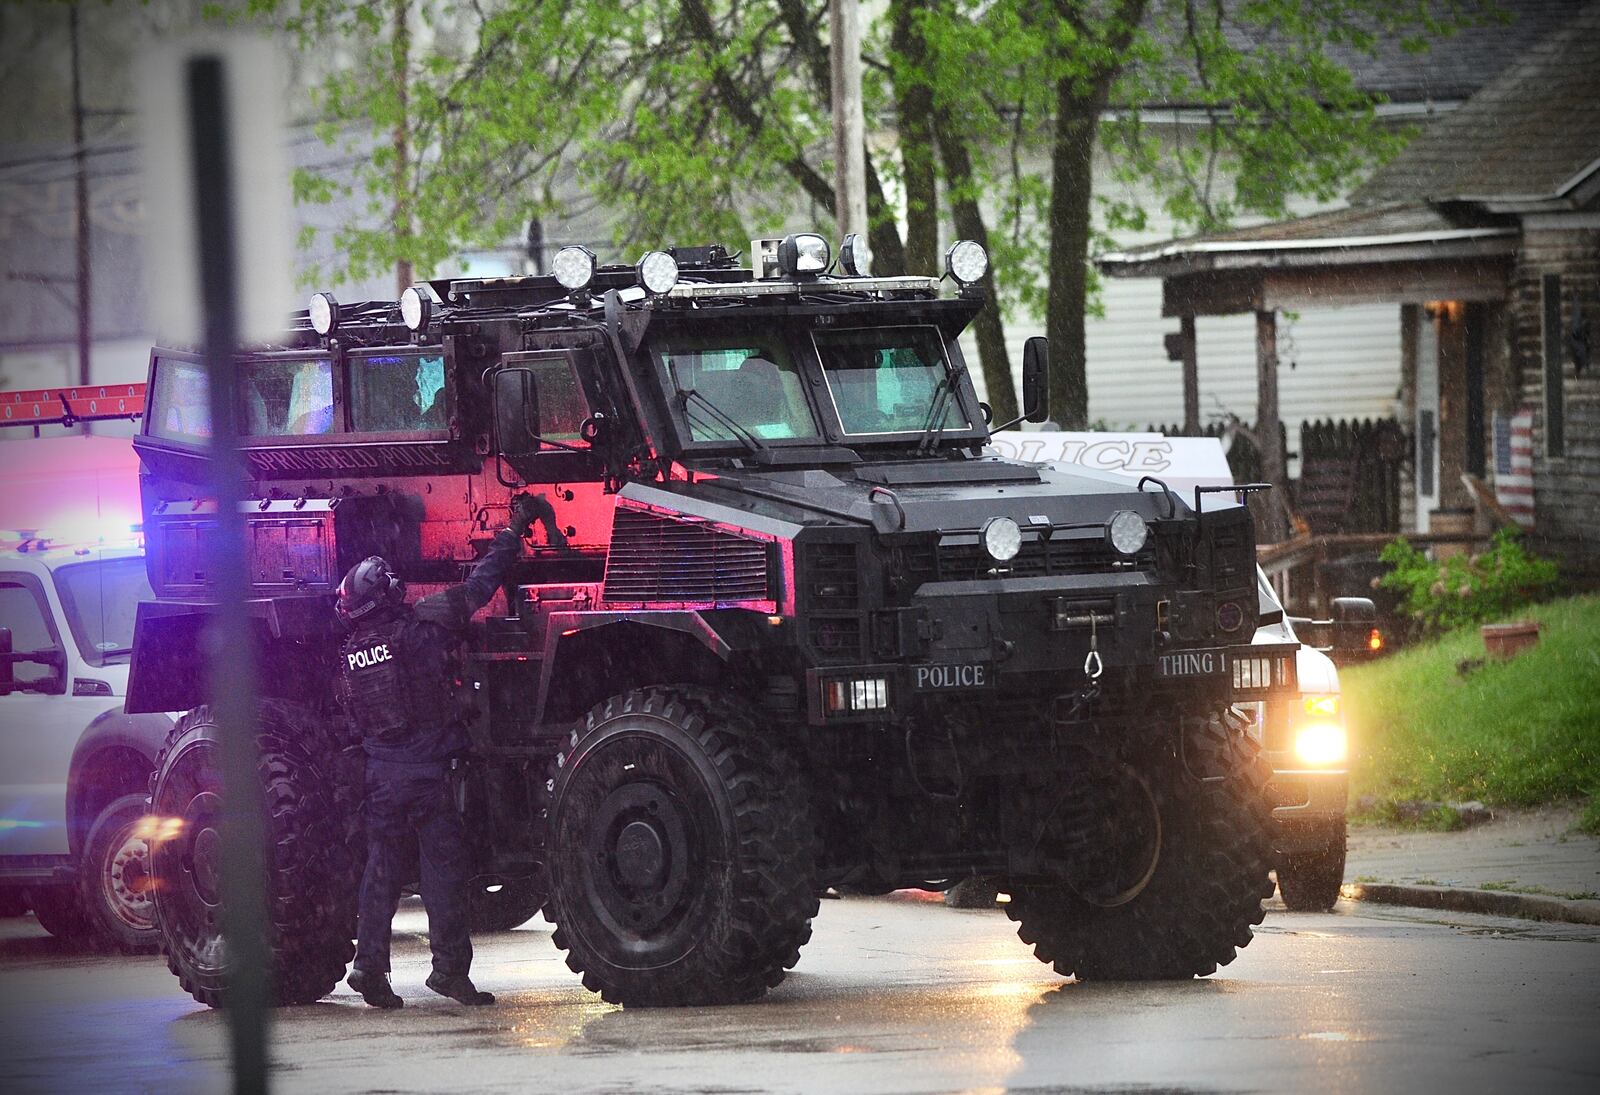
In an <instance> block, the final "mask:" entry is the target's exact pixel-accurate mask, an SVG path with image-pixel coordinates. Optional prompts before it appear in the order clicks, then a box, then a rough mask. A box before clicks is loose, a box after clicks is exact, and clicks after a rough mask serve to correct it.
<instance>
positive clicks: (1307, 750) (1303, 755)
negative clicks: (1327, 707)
mask: <svg viewBox="0 0 1600 1095" xmlns="http://www.w3.org/2000/svg"><path fill="white" fill-rule="evenodd" d="M1349 754H1350V745H1349V741H1348V740H1347V738H1346V736H1345V732H1344V727H1343V726H1341V725H1339V724H1338V723H1336V722H1313V723H1309V724H1307V725H1305V726H1302V727H1300V728H1299V729H1298V730H1296V731H1295V735H1294V756H1295V759H1296V760H1297V761H1299V762H1300V763H1301V764H1304V765H1307V766H1308V767H1312V768H1328V767H1332V766H1333V765H1337V764H1343V763H1344V762H1345V758H1346V757H1348V756H1349Z"/></svg>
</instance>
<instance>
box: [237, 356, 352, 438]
mask: <svg viewBox="0 0 1600 1095" xmlns="http://www.w3.org/2000/svg"><path fill="white" fill-rule="evenodd" d="M239 392H240V395H241V397H242V399H241V405H240V407H239V415H240V422H239V432H240V433H241V434H243V435H244V436H246V437H301V436H305V435H308V434H321V433H332V432H333V362H332V361H331V360H330V359H329V358H326V357H320V356H319V357H314V358H254V359H251V358H246V359H245V360H242V361H240V362H239Z"/></svg>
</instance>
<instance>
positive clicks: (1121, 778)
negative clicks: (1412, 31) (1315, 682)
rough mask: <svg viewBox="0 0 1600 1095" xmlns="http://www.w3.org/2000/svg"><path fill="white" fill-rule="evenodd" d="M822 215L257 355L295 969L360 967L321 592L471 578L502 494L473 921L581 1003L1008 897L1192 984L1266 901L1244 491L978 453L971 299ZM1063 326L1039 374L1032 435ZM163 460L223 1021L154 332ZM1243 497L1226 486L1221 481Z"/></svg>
mask: <svg viewBox="0 0 1600 1095" xmlns="http://www.w3.org/2000/svg"><path fill="white" fill-rule="evenodd" d="M831 250H832V249H831V247H830V246H829V244H828V242H827V241H826V240H824V239H823V238H822V237H820V236H817V235H814V234H798V235H792V236H789V237H786V238H784V239H783V240H778V241H756V242H755V243H754V244H753V252H752V259H753V266H754V268H753V269H751V268H745V267H743V266H741V265H740V264H739V263H738V262H737V261H736V257H733V256H730V255H729V254H728V253H727V252H726V251H725V250H724V249H723V248H721V247H717V246H711V247H695V248H679V249H676V250H673V251H665V252H651V253H649V254H646V255H645V256H644V257H643V258H642V259H641V260H640V261H639V263H638V264H637V266H634V267H613V266H604V267H601V266H598V265H597V263H596V260H595V256H594V255H593V254H592V253H591V252H589V251H588V250H586V249H584V248H581V247H571V248H567V249H565V250H563V251H562V252H561V253H560V254H559V255H558V256H557V257H556V259H555V262H554V268H553V269H554V272H553V274H552V275H550V276H528V277H510V278H501V279H493V280H458V281H451V282H437V283H433V284H427V285H418V286H415V287H413V288H412V289H409V290H407V291H406V293H405V294H403V297H402V299H401V300H400V301H398V302H392V303H391V302H377V303H364V304H359V305H354V306H349V305H340V304H338V303H337V302H335V301H334V299H333V298H332V297H331V296H328V295H326V294H320V295H318V296H317V297H314V298H313V300H312V304H311V307H310V308H309V309H308V310H307V312H306V314H305V315H304V316H303V317H302V318H301V319H299V320H298V321H297V323H296V324H295V326H294V329H293V330H291V331H289V332H288V333H287V334H286V335H285V336H284V338H283V341H282V343H281V344H279V345H276V346H271V347H263V348H260V349H259V350H256V351H253V352H250V353H246V354H244V355H242V356H241V358H240V359H239V362H238V370H239V373H238V375H239V382H238V390H237V391H236V392H235V393H234V398H235V399H236V406H237V414H238V418H239V421H240V422H241V423H242V424H243V431H242V432H243V433H245V434H246V435H248V436H247V437H246V439H245V440H244V442H243V449H244V457H245V460H246V463H247V467H248V478H249V483H248V494H249V501H247V502H246V503H244V511H245V517H246V520H247V523H248V530H249V531H248V551H249V564H250V573H251V579H252V582H253V595H254V599H253V600H252V601H251V619H252V624H253V627H254V629H255V635H256V638H257V651H258V656H259V658H260V661H261V666H262V672H261V674H260V679H261V681H262V685H263V688H264V690H265V693H266V694H265V695H264V697H263V698H262V700H261V708H260V726H259V744H260V748H261V765H260V771H261V775H262V779H263V782H264V786H265V790H266V796H267V806H268V812H269V817H268V822H269V827H270V830H271V832H270V841H269V845H268V848H267V853H268V859H269V867H270V879H269V893H270V902H269V912H270V916H271V919H272V927H273V935H272V943H273V949H274V955H275V958H274V969H273V974H274V983H275V986H276V993H277V996H278V998H279V999H280V1000H281V1001H283V1002H286V1003H287V1002H297V1001H306V1000H311V999H315V998H316V997H318V996H321V995H322V994H324V993H326V992H328V991H329V990H330V989H331V988H332V987H333V986H334V985H335V983H336V982H337V981H338V979H339V977H340V976H341V975H342V974H343V972H344V967H345V963H346V962H347V961H348V960H349V958H350V955H351V938H352V931H353V918H354V912H353V907H352V904H353V895H354V893H355V890H356V885H355V882H356V879H357V877H358V872H359V870H360V856H361V855H362V845H361V843H360V839H359V833H358V832H357V831H356V830H357V828H358V826H359V821H358V820H357V819H358V818H359V811H358V805H359V802H360V794H361V792H360V786H359V784H360V762H359V759H353V758H352V757H351V756H350V753H351V750H350V742H351V729H350V727H349V726H348V725H347V721H346V717H345V716H344V715H343V714H342V711H341V707H340V704H339V702H338V699H337V696H336V694H335V687H334V682H335V680H336V679H337V668H338V663H337V659H338V656H339V655H338V651H339V644H340V641H341V636H340V635H339V634H338V632H337V630H336V627H335V624H334V614H333V610H332V591H333V590H334V588H335V586H336V585H337V583H338V581H339V578H340V576H341V574H342V573H343V572H344V570H345V569H346V568H347V567H349V566H351V565H352V564H354V563H356V562H358V561H359V560H361V559H362V558H364V557H365V556H368V555H373V554H381V555H383V556H384V557H386V558H387V559H388V560H389V561H390V562H391V563H392V564H393V565H394V566H395V567H396V568H397V570H398V572H399V573H400V574H401V576H402V577H403V578H404V579H405V580H406V582H407V583H408V587H409V591H410V596H412V597H417V596H422V595H425V594H427V593H429V592H432V591H434V590H437V589H440V588H442V587H444V586H446V585H447V584H449V583H452V582H456V581H459V580H460V579H461V577H462V574H463V572H464V568H466V567H467V566H468V565H469V564H470V563H471V562H472V561H473V559H474V558H475V556H476V554H477V553H478V552H479V551H480V550H481V548H482V546H483V545H484V544H486V543H487V541H488V540H489V538H490V537H491V535H492V533H493V531H494V530H496V529H499V528H502V527H504V526H505V525H506V524H507V520H506V516H507V512H508V510H509V509H510V507H511V506H512V504H513V499H514V498H515V497H517V496H519V495H522V494H527V495H531V496H532V497H533V498H534V499H536V500H537V502H538V505H539V510H540V514H541V516H540V518H539V520H538V521H537V522H536V523H535V527H534V530H533V532H532V535H531V536H530V537H528V539H527V542H526V543H525V545H524V550H523V554H522V558H521V561H520V562H519V564H518V566H517V568H516V570H515V571H514V573H513V575H512V576H511V577H510V579H508V580H507V581H506V583H505V584H504V588H503V589H502V590H501V591H500V593H499V594H498V595H497V596H496V598H495V599H494V600H493V601H492V602H491V603H490V605H489V606H488V607H487V608H486V609H485V610H484V612H483V613H481V614H480V616H479V619H478V620H477V621H476V623H475V625H474V631H473V634H472V637H471V639H470V641H469V642H468V644H467V646H466V648H465V649H464V651H463V652H462V654H461V656H460V664H459V672H458V674H457V676H458V679H459V681H460V690H459V698H460V712H459V717H460V718H462V719H463V720H466V723H467V725H468V728H469V732H470V736H471V740H472V742H473V748H472V750H471V752H470V755H468V756H467V757H464V758H463V763H462V764H461V766H460V769H459V772H460V778H459V795H458V807H459V808H460V809H461V810H462V811H463V812H464V814H465V815H466V818H467V822H468V826H469V829H470V830H471V832H472V833H473V834H474V835H475V841H476V853H475V854H476V857H477V861H476V863H475V865H474V869H475V871H476V872H477V874H476V878H477V881H476V883H475V891H476V892H475V896H474V900H475V901H476V903H477V906H478V909H479V914H478V919H479V923H480V925H481V926H495V925H498V926H507V925H511V924H515V923H518V922H520V921H521V920H522V919H525V918H527V917H528V916H530V915H531V914H532V913H533V912H534V911H535V909H537V908H540V907H542V909H543V912H544V915H545V916H546V918H548V919H549V920H550V921H551V922H552V923H553V924H554V926H555V935H554V940H555V943H556V945H557V946H558V947H560V948H561V949H562V950H564V951H565V952H566V955H567V963H568V965H569V966H571V968H572V969H573V970H575V971H577V972H579V973H581V974H582V977H583V982H584V984H585V985H587V986H588V987H589V988H591V989H592V990H594V991H597V992H599V993H600V994H601V995H602V996H604V997H605V998H606V999H607V1000H611V1001H615V1002H620V1003H623V1004H630V1005H674V1004H714V1003H726V1002H734V1001H743V1000H751V999H754V998H756V997H759V996H761V995H762V994H763V993H765V992H766V990H767V989H768V988H770V987H772V986H774V985H776V984H778V982H779V981H781V980H782V979H783V976H784V972H785V970H787V969H788V968H790V967H792V966H793V965H794V964H795V962H796V961H797V959H798V957H799V950H800V947H801V946H802V945H803V944H804V943H805V942H806V940H807V939H808V938H809V936H810V932H811V918H812V916H813V914H814V913H815V912H816V910H817V907H818V905H817V898H818V894H819V892H821V891H822V890H823V889H824V888H826V887H829V886H836V887H850V888H853V889H855V890H857V891H867V892H882V891H887V890H890V889H893V888H897V887H908V886H912V887H927V888H930V889H943V888H945V887H947V886H949V885H951V884H953V882H954V881H955V880H958V879H960V878H962V877H965V876H968V875H971V874H975V873H981V874H984V875H992V876H998V877H1001V878H1003V879H1005V880H1006V886H1007V888H1008V890H1009V892H1010V893H1011V894H1012V895H1013V900H1012V902H1011V903H1010V905H1009V907H1008V911H1009V913H1010V915H1011V917H1012V918H1013V919H1015V920H1016V921H1018V922H1019V924H1020V926H1021V927H1020V934H1021V936H1022V938H1023V940H1024V941H1025V942H1027V943H1029V944H1031V945H1032V946H1033V948H1034V951H1035V953H1036V954H1037V955H1038V957H1039V958H1040V959H1041V960H1043V961H1045V962H1047V963H1051V964H1053V965H1054V967H1055V968H1056V969H1057V970H1058V971H1060V972H1061V973H1062V974H1076V975H1077V976H1079V977H1087V978H1099V979H1149V978H1174V977H1180V978H1187V977H1191V976H1194V975H1199V974H1206V973H1209V972H1211V971H1212V970H1213V969H1215V968H1216V966H1218V965H1219V964H1222V963H1225V962H1228V961H1230V960H1231V959H1232V958H1233V957H1234V955H1235V950H1236V948H1238V947H1241V946H1243V945H1244V944H1246V943H1247V942H1248V941H1249V939H1250V936H1251V931H1250V929H1251V925H1253V924H1255V923H1259V921H1260V919H1261V915H1262V913H1261V899H1262V898H1263V897H1265V896H1267V895H1269V894H1270V893H1271V883H1270V881H1269V878H1268V870H1269V867H1270V854H1271V842H1270V839H1269V835H1268V822H1269V815H1268V806H1267V802H1266V800H1265V797H1264V795H1263V793H1262V785H1263V781H1264V777H1265V775H1266V774H1267V773H1266V770H1265V768H1264V766H1263V765H1262V764H1261V762H1260V761H1259V758H1258V757H1257V756H1256V753H1255V746H1254V743H1253V741H1252V739H1251V738H1250V736H1249V735H1248V734H1247V733H1246V732H1245V726H1244V724H1243V720H1242V719H1240V718H1239V717H1238V716H1236V715H1235V714H1233V713H1232V712H1231V706H1232V705H1233V704H1234V703H1235V702H1238V701H1245V700H1251V699H1257V698H1261V697H1263V696H1269V695H1274V694H1278V693H1287V692H1292V691H1293V690H1294V687H1295V681H1294V644H1292V643H1290V644H1284V645H1282V646H1272V645H1260V644H1257V645H1251V637H1252V635H1253V634H1254V632H1255V630H1256V615H1257V611H1258V608H1257V597H1256V589H1255V573H1256V572H1255V562H1254V557H1255V543H1254V537H1253V532H1252V527H1251V524H1250V518H1249V516H1248V513H1247V511H1246V510H1245V509H1244V508H1243V507H1232V508H1229V509H1220V510H1212V511H1208V512H1204V513H1201V512H1199V509H1200V507H1199V505H1198V499H1196V498H1194V497H1192V496H1191V497H1190V498H1182V497H1179V496H1178V495H1177V493H1175V492H1174V491H1171V490H1168V489H1166V488H1165V487H1164V486H1163V485H1162V484H1161V483H1160V482H1157V481H1154V480H1146V481H1143V482H1141V483H1140V484H1139V486H1138V488H1137V489H1130V487H1129V485H1128V484H1127V482H1126V481H1125V480H1120V479H1115V478H1113V477H1110V476H1100V475H1097V474H1096V473H1093V472H1072V473H1069V472H1064V471H1056V470H1051V469H1049V468H1045V467H1041V466H1038V465H1033V464H1028V463H1022V462H1018V461H1011V460H1005V459H999V458H993V457H986V456H984V455H983V454H982V449H983V446H984V444H985V442H986V440H987V438H988V437H989V434H990V431H991V429H998V428H1000V427H1001V426H1002V425H1004V424H1001V423H993V424H991V423H990V422H989V417H990V412H989V410H988V408H986V407H985V406H983V405H982V404H980V403H979V401H978V399H977V395H976V393H975V390H974V388H973V385H972V381H971V377H970V375H969V373H968V369H967V365H966V362H965V360H964V359H963V356H962V352H961V349H960V347H959V345H958V343H957V338H958V336H959V335H960V334H961V333H962V331H963V330H964V329H965V328H966V326H967V325H968V324H969V323H970V322H971V321H972V319H973V317H974V316H975V315H976V313H977V312H978V310H979V309H980V308H982V307H983V306H984V302H983V300H982V299H981V297H980V296H979V294H978V293H977V291H976V290H975V289H974V288H973V284H974V283H975V282H976V281H977V280H978V278H979V277H980V276H981V274H982V272H983V270H984V268H985V265H986V263H987V257H986V256H985V255H984V253H983V251H982V249H981V248H979V247H978V246H977V245H975V244H973V243H971V242H961V243H957V244H956V245H955V246H954V247H952V248H951V250H950V251H949V252H948V254H947V256H946V266H947V270H946V274H945V276H944V277H943V278H938V279H935V278H930V277H874V276H871V274H870V272H869V271H868V270H867V269H866V256H865V254H864V249H863V248H861V247H860V246H859V241H858V240H856V239H853V238H851V239H847V240H846V241H845V246H844V247H843V248H842V249H841V251H842V254H841V256H840V262H839V264H838V265H837V266H836V265H835V262H834V258H833V255H832V254H831ZM1045 376H1046V371H1045V347H1044V345H1043V340H1042V339H1041V340H1034V341H1033V342H1031V343H1030V344H1029V347H1028V351H1027V354H1026V359H1025V365H1024V389H1025V393H1024V394H1025V399H1024V402H1025V406H1026V407H1027V408H1028V412H1029V417H1030V418H1032V419H1033V420H1036V421H1037V420H1042V419H1043V418H1044V416H1045V414H1046V395H1045V387H1046V381H1045ZM148 398H149V407H148V410H147V413H146V417H145V421H144V427H143V435H142V436H141V437H140V438H139V439H138V442H137V446H138V450H139V453H140V455H141V457H142V459H143V462H144V473H143V475H144V479H143V489H144V504H145V509H146V520H145V530H146V536H147V543H148V553H149V569H150V580H151V583H152V585H153V586H154V588H155V591H156V594H157V597H158V600H157V601H155V602H152V603H150V604H147V605H145V606H144V609H143V612H142V614H141V616H140V619H139V622H138V633H137V637H136V642H135V647H134V658H133V667H132V675H131V680H130V682H129V686H128V708H129V710H130V711H141V710H148V711H159V710H174V709H176V710H188V711H189V712H190V713H189V714H188V715H187V716H186V717H185V718H183V719H182V721H181V722H180V723H179V724H178V725H177V726H176V727H175V728H174V729H173V732H172V735H171V738H170V739H169V741H168V743H167V746H166V749H165V751H164V753H163V756H162V758H161V761H160V766H159V771H158V774H157V778H156V781H155V784H154V795H153V807H152V808H153V810H154V812H155V813H156V814H157V815H159V817H160V820H161V822H162V829H161V831H162V832H164V833H170V834H173V835H172V836H171V838H170V839H167V840H164V841H163V842H161V843H160V844H159V845H158V846H157V847H156V848H155V850H154V852H153V854H152V865H153V870H154V872H155V875H156V878H157V883H158V885H157V888H156V890H155V895H156V913H157V917H158V921H159V925H160V930H161V934H162V937H163V945H164V947H165V949H166V952H167V954H168V957H169V960H170V964H171V966H172V969H173V970H174V972H175V973H176V974H177V975H178V976H179V977H180V978H181V980H182V982H183V984H184V986H185V987H186V988H188V989H189V990H190V991H191V992H192V993H193V994H194V995H195V996H196V997H197V998H198V999H200V1000H203V1001H206V1002H208V1003H218V1002H221V1001H223V1000H225V998H226V992H227V968H226V962H225V955H226V948H225V947H224V946H223V945H222V940H221V936H220V931H221V928H220V918H219V916H218V906H219V901H220V894H219V891H218V885H217V877H218V860H217V857H218V854H219V848H220V844H219V841H218V838H217V824H218V821H217V819H218V816H219V815H218V802H219V798H218V796H219V792H220V781H219V776H218V765H217V757H216V728H215V724H214V722H213V719H212V716H211V715H210V713H209V712H208V709H207V708H206V707H205V706H204V701H205V696H204V695H203V693H202V691H201V683H200V682H202V681H203V680H204V676H205V675H204V672H203V669H204V666H203V663H202V660H203V654H202V651H203V644H202V642H201V641H200V639H201V637H202V635H203V633H204V629H205V625H206V620H207V617H208V614H209V611H210V610H209V609H208V607H207V598H208V595H209V585H208V581H209V579H208V574H207V570H206V566H207V564H206V559H207V553H206V545H207V541H208V537H209V536H211V535H212V532H213V528H214V523H215V522H214V518H215V506H214V503H213V502H212V501H211V500H210V499H209V498H208V494H207V489H206V487H205V485H204V484H205V483H206V481H207V469H206V463H207V444H208V435H209V425H208V422H207V419H206V415H205V407H206V399H205V374H204V371H203V370H202V369H201V367H200V365H199V363H198V361H197V359H196V358H195V356H194V355H192V354H186V353H183V352H179V351H174V350H166V349H157V350H155V351H154V352H153V355H152V360H151V366H150V384H149V396H148ZM1230 489H1231V488H1230Z"/></svg>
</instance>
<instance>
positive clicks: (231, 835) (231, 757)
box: [186, 56, 269, 1093]
mask: <svg viewBox="0 0 1600 1095" xmlns="http://www.w3.org/2000/svg"><path fill="white" fill-rule="evenodd" d="M186 76H187V88H186V91H187V95H188V109H189V144H190V150H191V154H192V156H193V159H194V188H195V226H196V233H195V234H196V237H197V239H198V241H199V246H200V255H199V263H200V296H201V305H202V308H203V315H204V329H205V360H206V370H207V373H208V375H209V377H210V391H211V426H212V439H211V444H212V448H211V468H212V475H213V483H212V491H213V493H214V495H215V497H216V500H217V531H216V535H215V536H214V537H213V538H212V541H211V558H210V560H209V563H210V567H209V569H210V572H211V573H212V574H213V575H214V576H215V580H216V601H217V614H216V617H215V618H214V620H213V621H212V627H211V629H210V631H209V636H208V638H209V642H210V643H211V650H210V652H209V653H210V671H211V677H210V685H211V687H210V695H211V698H212V702H213V703H214V704H215V707H216V711H217V726H218V732H219V734H220V736H221V739H222V740H221V742H220V743H219V748H220V750H221V754H222V781H223V790H224V792H225V794H224V802H223V828H222V856H223V864H222V888H223V898H224V901H223V910H222V911H223V921H222V931H223V938H224V939H225V940H226V941H227V948H228V950H227V964H228V989H227V1006H228V1022H229V1028H230V1033H231V1036H232V1041H233V1086H234V1091H236V1092H239V1093H247V1092H249V1093H254V1092H265V1091H266V1090H267V1003H268V985H267V964H268V960H269V954H268V950H267V933H266V879H265V867H264V864H263V859H262V849H263V846H264V843H265V837H264V829H263V822H262V816H263V814H264V813H265V808H264V805H263V799H262V794H261V783H260V777H259V775H258V774H257V765H258V763H259V761H260V755H259V752H258V751H257V748H256V735H255V695H256V680H255V661H254V654H253V652H252V650H251V646H250V632H249V630H248V622H247V620H246V618H245V614H244V601H245V593H246V590H247V580H246V573H245V562H244V559H245V553H244V520H243V518H242V517H241V516H240V514H239V502H240V483H241V481H242V478H243V475H242V471H243V469H242V465H241V463H240V460H239V451H238V428H237V425H236V423H235V422H234V400H233V392H234V372H235V365H234V355H235V352H236V351H237V349H238V345H239V326H238V290H237V286H236V283H235V270H236V265H235V255H234V192H233V172H232V161H231V160H230V155H231V152H230V141H229V135H228V128H227V120H226V119H227V116H228V115H227V112H228V103H227V87H226V81H225V79H224V69H223V64H222V60H221V59H220V58H218V57H214V56H213V57H204V56H202V57H196V58H194V59H193V60H191V61H189V63H188V66H187V72H186Z"/></svg>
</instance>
